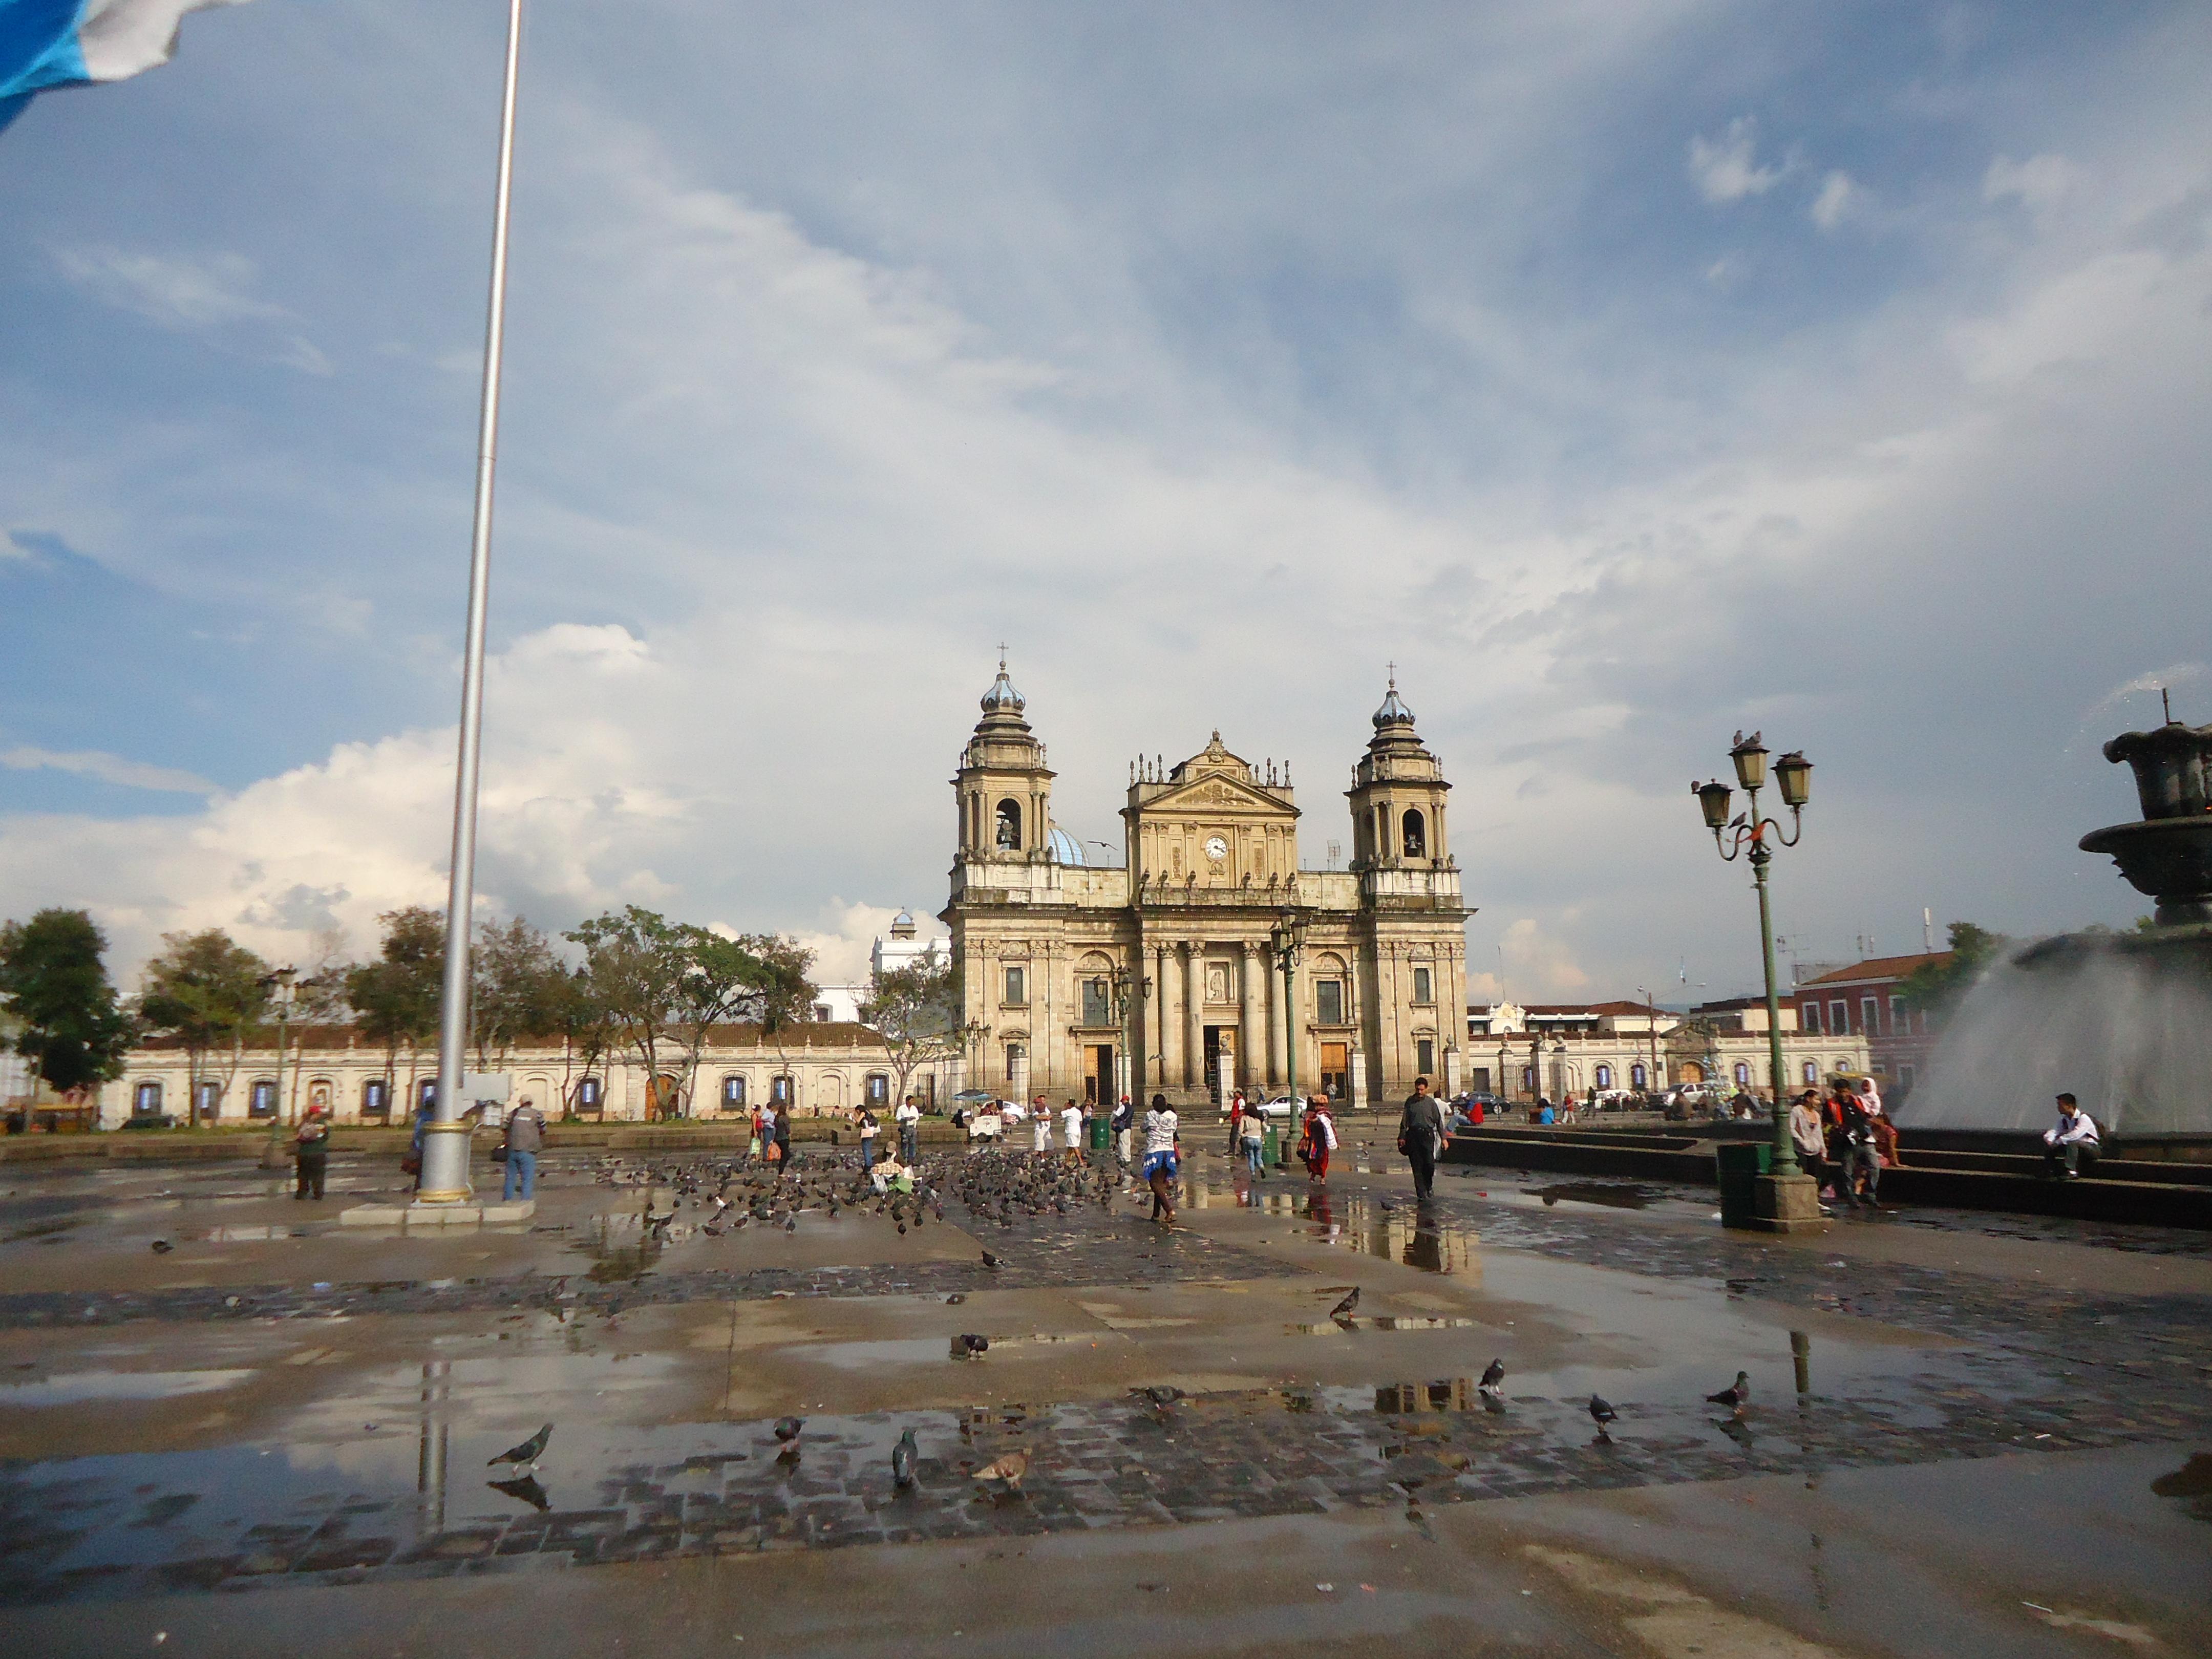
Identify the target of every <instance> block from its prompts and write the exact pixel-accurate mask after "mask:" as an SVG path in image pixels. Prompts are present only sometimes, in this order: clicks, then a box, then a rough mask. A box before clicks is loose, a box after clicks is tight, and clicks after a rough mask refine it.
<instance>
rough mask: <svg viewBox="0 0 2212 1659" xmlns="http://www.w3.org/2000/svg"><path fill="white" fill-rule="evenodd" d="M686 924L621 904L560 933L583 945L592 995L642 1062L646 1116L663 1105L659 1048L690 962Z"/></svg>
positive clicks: (673, 1020) (665, 1039)
mask: <svg viewBox="0 0 2212 1659" xmlns="http://www.w3.org/2000/svg"><path fill="white" fill-rule="evenodd" d="M684 934H685V929H684V928H683V927H681V926H679V925H678V924H676V923H673V922H671V921H669V920H668V918H667V917H665V916H664V915H660V914H659V912H658V911H653V910H647V909H644V908H641V907H639V906H637V905H635V904H631V905H625V906H624V907H623V910H622V913H621V914H620V915H616V914H615V913H614V912H613V911H608V912H606V913H605V915H599V916H595V917H593V918H592V920H591V921H587V922H586V923H584V924H583V926H582V927H578V928H576V929H574V931H572V932H569V933H563V934H562V938H563V939H568V941H570V942H571V943H572V944H575V945H582V946H583V947H584V970H585V973H586V975H587V976H588V982H589V986H590V994H591V996H592V1000H593V1001H594V1002H595V1003H596V1004H597V1005H598V1006H599V1008H600V1010H601V1011H602V1012H603V1013H604V1016H605V1018H606V1020H607V1021H608V1023H609V1024H610V1025H611V1026H612V1028H613V1030H614V1031H615V1032H616V1033H617V1035H618V1036H619V1038H620V1040H621V1041H622V1042H625V1043H627V1044H628V1045H629V1047H630V1048H634V1049H635V1050H636V1051H637V1056H638V1058H639V1059H640V1060H642V1061H643V1062H644V1064H645V1076H646V1091H647V1099H648V1108H647V1115H651V1113H652V1111H653V1109H660V1108H664V1107H665V1106H666V1105H667V1102H666V1101H665V1100H664V1099H662V1097H661V1086H660V1079H661V1077H662V1076H663V1075H664V1074H663V1073H662V1071H661V1069H660V1066H661V1050H662V1048H664V1047H665V1045H666V1044H667V1043H668V1042H670V1040H671V1035H672V1033H671V1027H672V1026H674V1025H675V1024H678V1008H679V1006H680V1005H681V1003H682V1001H683V1000H684V988H683V986H684V975H685V974H686V973H687V972H688V971H689V969H690V954H689V951H688V950H687V948H686V947H687V943H688V941H687V940H686V939H685V937H684Z"/></svg>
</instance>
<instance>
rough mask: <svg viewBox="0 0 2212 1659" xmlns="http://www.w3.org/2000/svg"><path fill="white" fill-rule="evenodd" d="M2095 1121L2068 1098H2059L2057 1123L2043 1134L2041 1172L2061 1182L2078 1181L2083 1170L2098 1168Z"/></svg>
mask: <svg viewBox="0 0 2212 1659" xmlns="http://www.w3.org/2000/svg"><path fill="white" fill-rule="evenodd" d="M2097 1152H2098V1140H2097V1120H2096V1119H2094V1118H2093V1117H2091V1116H2090V1115H2088V1113H2087V1112H2085V1111H2083V1110H2082V1109H2081V1104H2080V1103H2078V1102H2077V1101H2075V1098H2074V1097H2073V1096H2071V1095H2061V1096H2059V1097H2058V1121H2057V1122H2056V1123H2054V1124H2053V1125H2051V1127H2049V1128H2048V1129H2045V1131H2044V1132H2043V1172H2044V1173H2045V1175H2049V1176H2057V1178H2058V1179H2059V1180H2061V1181H2079V1180H2080V1179H2081V1176H2082V1172H2083V1170H2084V1168H2085V1167H2086V1168H2087V1170H2089V1171H2091V1172H2094V1170H2096V1167H2097Z"/></svg>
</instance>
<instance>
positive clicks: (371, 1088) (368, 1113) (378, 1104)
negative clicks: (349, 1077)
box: [361, 1077, 392, 1117]
mask: <svg viewBox="0 0 2212 1659" xmlns="http://www.w3.org/2000/svg"><path fill="white" fill-rule="evenodd" d="M361 1115H362V1116H363V1117H390V1116H391V1115H392V1081H391V1079H388V1078H380V1077H373V1078H371V1079H369V1080H368V1082H366V1083H364V1084H362V1085H361Z"/></svg>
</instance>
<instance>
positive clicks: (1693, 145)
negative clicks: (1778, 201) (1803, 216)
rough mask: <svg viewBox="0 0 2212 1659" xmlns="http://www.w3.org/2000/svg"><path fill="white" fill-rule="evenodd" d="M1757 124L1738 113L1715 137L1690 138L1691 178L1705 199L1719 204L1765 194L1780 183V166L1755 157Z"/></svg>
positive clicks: (1781, 173)
mask: <svg viewBox="0 0 2212 1659" xmlns="http://www.w3.org/2000/svg"><path fill="white" fill-rule="evenodd" d="M1758 137H1759V125H1758V123H1757V122H1756V121H1754V120H1753V118H1751V117H1750V116H1748V115H1739V116H1737V117H1736V118H1735V119H1734V120H1733V121H1730V122H1729V124H1728V126H1727V128H1726V130H1725V131H1723V133H1722V134H1721V136H1720V137H1717V138H1707V137H1702V136H1699V137H1692V139H1691V140H1690V179H1691V181H1692V183H1694V184H1695V185H1697V187H1698V192H1699V194H1700V195H1701V196H1703V197H1705V200H1707V201H1708V202H1711V203H1712V204H1715V205H1716V206H1718V205H1720V204H1724V203H1728V202H1740V201H1741V200H1743V198H1744V197H1747V196H1764V195H1765V193H1766V192H1767V191H1770V190H1771V189H1773V188H1774V186H1775V185H1778V184H1780V183H1781V182H1782V175H1783V173H1784V171H1785V170H1786V169H1785V168H1784V167H1782V166H1780V165H1776V166H1771V167H1761V166H1759V162H1758V161H1757V159H1756V151H1757V148H1758Z"/></svg>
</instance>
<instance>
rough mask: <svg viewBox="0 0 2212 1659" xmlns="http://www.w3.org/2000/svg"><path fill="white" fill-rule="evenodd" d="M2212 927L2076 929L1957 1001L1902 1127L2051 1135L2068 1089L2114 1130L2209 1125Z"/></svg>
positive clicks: (2196, 1130)
mask: <svg viewBox="0 0 2212 1659" xmlns="http://www.w3.org/2000/svg"><path fill="white" fill-rule="evenodd" d="M2208 935H2212V928H2206V927H2186V928H2161V929H2158V930H2156V931H2154V932H2153V933H2147V934H2140V935H2137V934H2115V933H2072V934H2068V935H2065V936H2063V937H2062V938H2058V939H2046V940H2045V941H2043V942H2042V943H2041V944H2039V945H2032V946H2030V947H2029V948H2028V949H2027V950H2026V951H2021V952H2020V953H2019V954H2018V955H2016V956H2015V957H2012V958H2011V959H2010V960H2009V961H2006V962H2002V963H1998V964H1997V965H1996V967H1994V968H1992V969H1990V970H1989V971H1988V972H1987V973H1985V974H1984V975H1982V977H1981V978H1980V979H1979V980H1978V981H1976V982H1975V984H1974V985H1973V987H1972V989H1970V990H1969V991H1968V992H1967V993H1966V996H1965V997H1964V998H1963V999H1962V1000H1960V1004H1959V1006H1958V1009H1957V1012H1955V1013H1954V1015H1953V1017H1952V1018H1951V1021H1950V1023H1949V1024H1948V1026H1947V1027H1946V1028H1945V1030H1944V1033H1943V1041H1942V1047H1941V1048H1938V1049H1937V1051H1936V1057H1935V1060H1934V1062H1933V1064H1932V1066H1931V1067H1930V1070H1929V1074H1928V1076H1927V1077H1926V1078H1924V1079H1923V1080H1922V1081H1921V1084H1920V1086H1919V1087H1918V1088H1917V1089H1916V1090H1915V1091H1913V1094H1912V1097H1911V1100H1910V1101H1908V1102H1906V1103H1905V1104H1904V1105H1902V1106H1901V1107H1900V1108H1899V1111H1898V1121H1899V1123H1900V1124H1903V1125H1906V1126H1910V1127H1922V1128H1944V1129H2011V1130H2023V1129H2036V1130H2039V1129H2043V1128H2045V1127H2049V1125H2050V1124H2051V1122H2053V1121H2055V1117H2054V1112H2053V1108H2052V1105H2051V1098H2052V1097H2053V1096H2055V1095H2057V1094H2058V1093H2060V1092H2061V1091H2065V1092H2068V1093H2071V1094H2074V1095H2076V1096H2078V1097H2080V1099H2081V1106H2082V1109H2083V1110H2085V1111H2087V1113H2088V1114H2089V1115H2090V1116H2092V1117H2093V1118H2095V1119H2096V1120H2097V1122H2098V1123H2099V1125H2100V1126H2101V1127H2103V1128H2104V1129H2106V1131H2107V1132H2108V1133H2127V1134H2130V1135H2161V1134H2207V1133H2212V938H2208V937H2207V936H2208Z"/></svg>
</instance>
